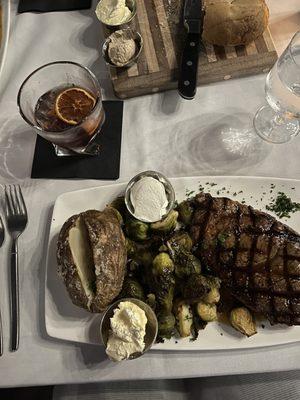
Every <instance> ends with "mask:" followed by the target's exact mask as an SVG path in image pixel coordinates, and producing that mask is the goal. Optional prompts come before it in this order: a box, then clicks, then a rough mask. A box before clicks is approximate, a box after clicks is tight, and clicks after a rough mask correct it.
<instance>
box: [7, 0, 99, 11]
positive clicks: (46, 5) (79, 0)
mask: <svg viewBox="0 0 300 400" xmlns="http://www.w3.org/2000/svg"><path fill="white" fill-rule="evenodd" d="M7 1H8V0H7ZM91 4H92V0H20V1H19V7H18V12H19V13H23V12H32V11H36V12H48V11H72V10H83V9H86V8H90V7H91Z"/></svg>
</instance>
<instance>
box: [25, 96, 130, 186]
mask: <svg viewBox="0 0 300 400" xmlns="http://www.w3.org/2000/svg"><path fill="white" fill-rule="evenodd" d="M103 107H104V111H105V122H104V125H103V127H102V129H101V132H100V133H99V135H98V136H97V138H96V139H95V141H96V142H97V143H99V144H100V146H101V148H102V151H101V152H100V154H99V155H98V156H84V155H75V156H65V157H58V156H56V154H55V151H54V147H53V145H52V144H51V143H50V142H48V141H47V140H45V139H43V138H42V137H41V136H39V135H37V140H36V145H35V152H34V158H33V164H32V170H31V178H48V179H68V178H79V179H110V180H115V179H118V178H119V175H120V154H121V137H122V120H123V101H104V102H103Z"/></svg>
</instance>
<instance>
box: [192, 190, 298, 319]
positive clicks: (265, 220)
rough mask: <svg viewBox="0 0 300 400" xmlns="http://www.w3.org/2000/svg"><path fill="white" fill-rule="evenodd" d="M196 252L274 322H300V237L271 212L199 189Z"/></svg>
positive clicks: (195, 202)
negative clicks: (270, 213)
mask: <svg viewBox="0 0 300 400" xmlns="http://www.w3.org/2000/svg"><path fill="white" fill-rule="evenodd" d="M191 205H193V207H194V213H193V218H192V224H191V227H190V234H191V237H192V239H193V242H194V244H195V254H196V255H197V256H198V257H199V258H200V259H201V261H202V262H203V264H204V265H205V266H206V267H207V268H208V269H209V270H210V271H211V272H212V273H214V274H215V275H217V276H218V277H219V278H221V280H222V282H223V284H224V285H225V286H226V287H227V288H228V289H229V290H230V291H231V293H232V295H233V296H234V297H236V298H237V299H238V300H240V301H241V302H242V303H243V304H244V305H246V306H247V307H249V308H250V309H251V310H253V311H255V312H258V313H261V314H263V315H264V316H266V317H267V318H268V319H269V321H270V322H271V323H272V324H275V323H284V324H287V325H300V236H299V234H298V233H297V232H295V231H294V230H292V229H291V228H289V227H288V226H286V225H284V224H283V223H281V222H279V221H277V220H276V219H275V218H274V217H272V216H271V215H269V214H267V213H264V212H261V211H258V210H255V209H253V208H252V207H251V206H247V205H243V204H241V203H239V202H237V201H233V200H230V199H227V198H224V197H221V198H214V197H212V196H211V195H210V194H207V193H199V194H198V195H197V196H196V197H195V198H193V199H192V200H191Z"/></svg>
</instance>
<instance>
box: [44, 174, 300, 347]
mask: <svg viewBox="0 0 300 400" xmlns="http://www.w3.org/2000/svg"><path fill="white" fill-rule="evenodd" d="M202 178H203V179H206V180H208V179H222V178H224V179H233V180H238V179H244V180H250V181H253V180H269V181H270V180H273V181H284V182H287V183H292V182H297V183H298V184H300V179H295V178H279V177H265V176H248V175H194V176H179V177H171V178H168V179H169V180H170V181H171V183H172V181H174V180H175V181H180V180H188V179H194V180H196V179H199V180H200V179H202ZM126 184H127V180H124V181H122V182H116V183H111V184H107V185H99V186H91V187H87V188H82V189H78V190H71V191H67V192H64V193H61V194H60V195H58V196H57V198H56V200H55V202H54V206H53V209H52V214H51V220H50V224H51V226H50V229H49V233H48V238H47V255H46V259H45V262H46V268H45V281H44V284H45V299H44V300H45V301H44V305H45V306H44V312H45V328H46V332H47V335H48V336H49V337H51V338H54V339H57V340H62V341H66V342H71V343H81V344H82V345H84V344H89V345H94V346H102V344H101V343H99V344H97V343H91V342H88V341H81V340H76V339H68V338H66V337H62V336H58V335H57V334H54V331H53V329H52V327H51V325H49V323H48V324H47V313H46V304H47V299H48V297H49V296H48V295H47V282H48V264H49V253H50V252H49V248H50V247H49V242H50V234H51V230H52V229H51V228H52V221H53V217H54V215H55V212H56V209H57V207H58V206H59V203H60V202H61V201H62V199H63V198H64V197H68V196H69V195H71V194H72V193H81V192H85V191H91V190H97V189H98V190H99V189H100V190H101V189H102V188H108V189H109V188H117V187H120V186H123V187H124V185H126ZM283 223H285V222H283ZM74 307H76V306H74ZM299 341H300V338H299V340H295V339H291V340H287V341H285V342H283V343H275V344H273V343H267V344H257V345H253V346H250V347H241V346H240V347H238V346H237V347H229V348H228V349H226V348H224V347H218V346H217V347H216V348H215V349H212V348H209V349H197V348H194V349H193V348H191V347H186V346H185V345H184V344H183V343H182V344H181V346H178V348H177V349H170V348H164V347H163V346H164V344H160V343H159V344H155V345H154V346H153V347H152V350H154V351H176V352H178V351H186V352H189V351H209V352H215V351H233V350H234V351H236V350H242V351H246V350H251V349H258V348H264V347H274V346H284V345H288V344H291V343H297V342H299Z"/></svg>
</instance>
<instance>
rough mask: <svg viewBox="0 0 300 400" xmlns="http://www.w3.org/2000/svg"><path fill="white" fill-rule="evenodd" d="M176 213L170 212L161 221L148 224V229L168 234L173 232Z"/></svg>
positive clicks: (175, 223)
mask: <svg viewBox="0 0 300 400" xmlns="http://www.w3.org/2000/svg"><path fill="white" fill-rule="evenodd" d="M177 218H178V212H177V211H175V210H171V211H170V212H169V214H168V215H167V216H166V218H164V219H163V220H161V221H158V222H153V223H152V224H150V228H151V229H152V230H153V231H157V232H162V233H168V232H171V231H173V230H174V229H175V228H176V225H177Z"/></svg>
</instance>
